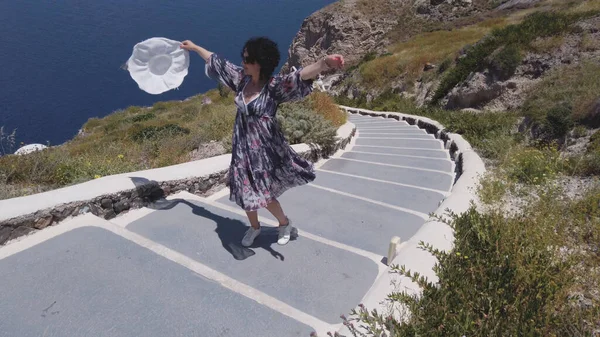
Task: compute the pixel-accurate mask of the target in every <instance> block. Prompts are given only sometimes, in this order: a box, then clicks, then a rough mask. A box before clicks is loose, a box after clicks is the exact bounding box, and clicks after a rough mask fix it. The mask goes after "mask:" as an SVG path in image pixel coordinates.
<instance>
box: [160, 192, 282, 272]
mask: <svg viewBox="0 0 600 337" xmlns="http://www.w3.org/2000/svg"><path fill="white" fill-rule="evenodd" d="M178 204H185V205H188V206H189V207H190V208H191V209H192V213H193V214H195V215H198V216H201V217H204V218H206V219H210V220H212V221H214V222H215V223H216V224H217V228H215V232H216V233H217V235H218V236H219V239H220V240H221V245H222V246H223V248H225V250H227V251H228V252H229V253H230V254H231V255H232V256H233V258H234V259H236V260H245V259H247V258H249V257H250V256H253V255H255V254H256V253H255V252H254V250H252V249H250V248H262V249H264V250H266V251H268V252H269V253H270V254H271V255H272V256H273V257H275V258H276V259H279V260H281V261H284V260H285V257H284V256H283V255H282V254H281V253H279V252H277V251H275V250H274V249H273V248H272V247H271V246H272V245H273V244H274V243H276V242H277V228H274V227H263V228H262V230H261V235H260V236H259V237H258V238H256V240H255V241H254V244H253V245H252V246H250V248H246V247H244V246H242V245H241V241H242V237H243V236H244V234H245V233H246V230H247V229H248V226H247V225H246V224H245V223H244V222H242V221H240V220H237V219H232V218H227V217H223V216H220V215H218V214H215V213H213V212H211V211H209V210H207V209H206V208H204V207H202V206H200V205H196V204H194V203H192V202H190V201H188V200H185V199H173V200H165V199H162V200H157V201H156V202H155V203H154V205H153V206H152V207H151V208H152V209H155V210H157V211H162V210H169V209H172V208H173V207H175V206H176V205H178ZM292 239H294V237H292Z"/></svg>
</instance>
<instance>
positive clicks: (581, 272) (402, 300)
mask: <svg viewBox="0 0 600 337" xmlns="http://www.w3.org/2000/svg"><path fill="white" fill-rule="evenodd" d="M557 196H558V195H557V194H555V193H554V192H548V193H546V194H542V195H540V200H539V201H537V202H533V203H531V204H529V205H527V206H526V207H525V210H524V213H523V214H524V215H523V216H518V217H506V216H504V213H503V212H501V211H493V212H490V213H487V214H483V213H480V212H478V211H477V210H476V209H475V207H471V208H470V209H469V210H468V211H467V212H465V213H464V214H462V215H453V216H452V219H451V223H450V226H451V227H452V229H453V230H454V242H453V248H452V250H450V251H448V252H445V251H439V250H437V249H434V248H433V247H432V246H431V245H429V244H427V243H426V242H421V248H422V249H423V250H425V251H427V252H429V253H430V254H432V255H433V256H435V257H436V259H437V261H438V263H437V264H436V265H435V267H434V271H435V273H436V275H437V277H438V282H436V283H433V282H431V280H428V279H426V278H425V277H423V276H421V275H419V274H417V273H413V272H411V271H410V270H407V269H406V268H405V267H404V266H397V265H392V266H391V272H392V273H396V274H399V275H403V276H406V277H408V278H410V279H411V280H412V281H413V282H415V283H416V284H417V285H419V287H420V288H421V290H422V294H420V296H415V295H409V294H407V293H405V292H403V291H397V292H396V291H394V292H391V293H390V294H388V296H387V300H388V301H389V302H388V303H389V305H390V307H391V306H394V307H396V308H397V306H398V305H399V304H403V305H405V306H406V307H407V308H408V310H409V311H410V316H408V317H406V320H403V321H399V320H397V319H396V318H395V317H392V316H384V315H383V313H379V312H377V311H374V310H371V309H372V308H366V307H364V306H362V305H360V306H359V309H358V310H353V311H352V316H353V317H351V318H350V319H346V318H345V317H342V318H343V319H344V321H345V324H346V325H348V326H349V327H350V330H351V331H352V335H353V336H373V337H375V336H376V337H381V336H591V335H592V331H593V330H594V329H596V328H597V326H594V325H595V324H597V323H598V321H597V319H598V317H599V316H598V315H599V314H600V307H599V306H598V303H597V300H593V299H592V300H591V305H589V306H588V305H585V306H582V305H577V304H576V303H574V302H573V301H572V300H571V296H572V295H573V294H574V293H579V292H580V291H582V289H590V288H589V287H591V289H594V288H595V287H597V278H598V272H597V271H592V270H590V267H589V266H594V265H597V252H594V250H595V249H597V248H595V247H597V242H598V240H600V222H598V221H597V219H599V218H600V191H598V190H597V189H596V190H592V191H590V192H589V193H587V194H586V195H585V196H584V197H583V198H582V199H581V200H577V201H570V200H566V201H564V200H562V199H559V198H557ZM594 219H596V220H594ZM575 228H577V230H574V229H575ZM566 251H570V253H565V252H566ZM591 291H593V290H591ZM583 292H584V293H586V291H583ZM588 298H590V297H589V295H588ZM354 322H356V324H357V325H358V324H360V326H362V327H364V328H365V329H367V333H366V334H364V335H363V334H359V333H358V332H357V331H356V329H355V328H354V324H355V323H354ZM384 331H386V334H385V335H384V334H382V333H383V332H384Z"/></svg>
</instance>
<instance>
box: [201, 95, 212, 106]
mask: <svg viewBox="0 0 600 337" xmlns="http://www.w3.org/2000/svg"><path fill="white" fill-rule="evenodd" d="M202 104H203V105H208V104H212V101H211V99H210V98H209V97H204V98H202Z"/></svg>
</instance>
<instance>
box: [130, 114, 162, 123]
mask: <svg viewBox="0 0 600 337" xmlns="http://www.w3.org/2000/svg"><path fill="white" fill-rule="evenodd" d="M154 118H156V114H154V113H153V112H148V113H145V114H141V115H137V116H133V117H131V122H133V123H139V122H144V121H148V120H151V119H154Z"/></svg>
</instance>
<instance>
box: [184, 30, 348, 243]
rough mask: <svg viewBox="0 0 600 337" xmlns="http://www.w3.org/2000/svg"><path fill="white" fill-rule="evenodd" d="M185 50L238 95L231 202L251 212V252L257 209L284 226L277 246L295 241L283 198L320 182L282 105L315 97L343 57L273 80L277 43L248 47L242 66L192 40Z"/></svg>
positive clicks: (257, 42) (264, 41)
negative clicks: (295, 141) (288, 131)
mask: <svg viewBox="0 0 600 337" xmlns="http://www.w3.org/2000/svg"><path fill="white" fill-rule="evenodd" d="M181 48H183V49H186V50H188V51H195V52H197V53H198V54H199V55H200V56H201V57H202V58H203V59H204V60H205V61H206V68H205V72H206V75H207V76H208V77H209V78H211V79H214V80H216V81H219V82H220V83H222V84H223V85H226V86H227V87H229V88H231V90H233V91H234V92H235V93H236V96H235V104H236V107H237V115H236V118H235V125H234V129H233V138H232V151H231V152H232V153H231V165H230V167H229V188H230V191H231V192H230V196H229V199H230V200H232V201H235V202H236V204H238V205H239V206H240V207H242V208H243V209H244V210H245V211H246V215H247V216H248V220H249V222H250V228H249V229H248V231H247V232H246V234H245V235H244V238H243V239H242V245H243V246H245V247H249V246H251V245H252V243H253V242H254V240H255V239H256V237H257V236H258V235H259V234H260V230H261V227H260V223H259V222H258V214H257V210H258V209H260V208H263V207H264V208H266V209H267V210H268V211H269V212H271V214H273V216H275V217H276V218H277V220H278V221H279V228H278V231H279V238H278V240H277V243H278V244H280V245H285V244H286V243H288V242H289V240H290V236H291V232H292V226H291V221H290V220H289V219H288V217H287V216H286V215H285V213H284V211H283V210H282V208H281V205H280V203H279V201H277V198H278V197H279V196H281V194H283V192H285V191H286V190H288V189H290V188H292V187H295V186H300V185H304V184H307V183H309V182H311V181H313V180H314V179H315V173H314V169H313V165H312V163H310V162H308V161H306V160H304V159H303V158H302V157H300V156H299V155H298V154H297V153H296V152H295V151H294V150H293V149H292V148H291V147H290V146H289V145H288V144H287V142H286V140H285V138H284V135H283V133H282V132H281V129H280V128H279V125H278V123H277V120H276V117H275V114H276V113H277V107H278V105H279V104H280V103H284V102H288V101H292V100H297V99H301V98H303V97H305V96H307V95H308V94H310V93H311V92H312V80H313V79H314V78H315V77H316V76H317V75H318V74H319V73H321V72H322V71H325V70H328V69H339V68H341V67H342V66H343V64H344V60H343V58H342V57H341V55H330V56H326V57H325V58H323V59H321V60H320V61H318V62H315V63H313V64H311V65H309V66H307V67H304V68H300V69H298V70H297V71H296V72H293V73H290V74H287V75H278V76H274V77H273V76H272V75H273V72H274V70H275V68H276V67H277V66H278V64H279V59H280V56H279V51H278V49H277V44H276V43H275V42H273V41H271V40H269V39H268V38H264V37H259V38H253V39H250V40H248V41H247V42H246V44H245V45H244V47H243V48H242V65H243V67H240V66H236V65H234V64H232V63H231V62H229V61H228V60H226V59H225V58H223V57H221V56H219V55H217V54H215V53H212V52H210V51H207V50H206V49H204V48H202V47H199V46H197V45H195V44H194V43H193V42H191V41H189V40H187V41H184V42H182V44H181Z"/></svg>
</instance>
